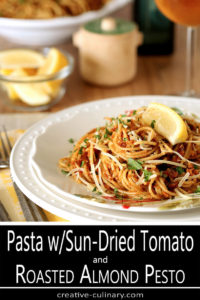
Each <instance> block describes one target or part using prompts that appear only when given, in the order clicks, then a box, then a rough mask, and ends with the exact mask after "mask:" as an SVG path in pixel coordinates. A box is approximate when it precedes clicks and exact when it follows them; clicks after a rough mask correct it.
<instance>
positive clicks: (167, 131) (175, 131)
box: [142, 103, 188, 145]
mask: <svg viewBox="0 0 200 300" xmlns="http://www.w3.org/2000/svg"><path fill="white" fill-rule="evenodd" d="M142 119H143V122H144V123H145V124H147V125H150V126H152V127H153V128H154V129H155V130H156V131H157V132H158V133H159V134H160V135H162V136H163V137H165V138H166V139H167V140H168V141H169V142H170V143H171V144H172V145H175V144H178V143H182V142H184V141H186V139H187V137H188V133H187V127H186V125H185V123H184V121H183V119H182V118H181V117H180V116H179V115H178V114H177V113H176V112H175V111H174V110H173V109H171V108H169V107H168V106H166V105H163V104H160V103H151V104H149V106H148V107H147V110H146V111H145V112H144V114H143V116H142Z"/></svg>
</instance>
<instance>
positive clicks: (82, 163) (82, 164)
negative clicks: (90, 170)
mask: <svg viewBox="0 0 200 300" xmlns="http://www.w3.org/2000/svg"><path fill="white" fill-rule="evenodd" d="M84 164H85V162H84V160H82V162H81V165H80V167H81V168H82V167H83V166H84Z"/></svg>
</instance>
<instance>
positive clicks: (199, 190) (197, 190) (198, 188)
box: [194, 185, 200, 193]
mask: <svg viewBox="0 0 200 300" xmlns="http://www.w3.org/2000/svg"><path fill="white" fill-rule="evenodd" d="M194 192H195V193H200V186H199V185H198V186H197V189H196V190H195V191H194Z"/></svg>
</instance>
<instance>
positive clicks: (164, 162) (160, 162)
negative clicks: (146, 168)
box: [145, 159, 186, 168]
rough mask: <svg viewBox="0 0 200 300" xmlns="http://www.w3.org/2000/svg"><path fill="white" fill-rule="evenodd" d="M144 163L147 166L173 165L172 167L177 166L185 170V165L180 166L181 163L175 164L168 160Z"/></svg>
mask: <svg viewBox="0 0 200 300" xmlns="http://www.w3.org/2000/svg"><path fill="white" fill-rule="evenodd" d="M145 163H147V164H154V163H155V164H167V165H173V166H177V167H182V168H186V166H185V165H183V164H181V163H176V162H173V161H169V160H161V159H155V160H153V159H152V160H147V161H145Z"/></svg>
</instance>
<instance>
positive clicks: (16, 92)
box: [0, 48, 74, 111]
mask: <svg viewBox="0 0 200 300" xmlns="http://www.w3.org/2000/svg"><path fill="white" fill-rule="evenodd" d="M73 64H74V60H73V57H72V56H71V55H70V54H69V53H66V52H64V51H60V50H58V49H57V48H43V49H40V50H38V51H36V50H31V49H9V50H4V51H0V101H4V103H5V104H7V105H9V106H11V107H12V108H13V109H15V110H18V111H43V110H47V109H49V108H50V107H51V106H53V105H55V104H56V103H58V102H59V101H60V100H61V99H62V98H63V96H64V94H65V92H66V81H67V78H68V77H69V75H70V74H71V72H72V70H73Z"/></svg>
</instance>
